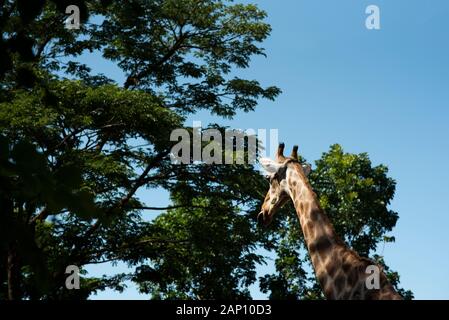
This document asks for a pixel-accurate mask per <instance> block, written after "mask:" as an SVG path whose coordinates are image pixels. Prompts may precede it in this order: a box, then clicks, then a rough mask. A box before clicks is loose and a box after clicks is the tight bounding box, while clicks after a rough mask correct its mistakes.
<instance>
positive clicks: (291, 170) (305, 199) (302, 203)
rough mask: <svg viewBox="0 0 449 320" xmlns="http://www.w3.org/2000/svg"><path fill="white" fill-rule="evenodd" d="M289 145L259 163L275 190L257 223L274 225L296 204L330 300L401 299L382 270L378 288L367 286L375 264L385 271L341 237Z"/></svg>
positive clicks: (325, 293) (324, 291) (302, 227)
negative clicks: (288, 205) (288, 204)
mask: <svg viewBox="0 0 449 320" xmlns="http://www.w3.org/2000/svg"><path fill="white" fill-rule="evenodd" d="M284 147H285V145H284V144H283V143H282V144H280V145H279V147H278V151H277V154H276V160H271V159H268V158H263V159H260V163H261V165H262V167H263V168H264V169H265V170H266V171H267V173H268V177H269V178H270V189H269V191H268V192H267V195H266V196H265V200H264V203H263V205H262V210H261V212H260V213H259V215H258V220H259V221H261V222H263V223H264V224H266V225H267V224H269V223H270V222H271V221H272V219H273V216H274V214H275V213H276V211H277V210H278V209H279V208H280V207H282V206H283V205H284V204H285V203H286V202H288V200H292V201H293V205H294V207H295V209H296V213H297V215H298V218H299V222H300V225H301V229H302V231H303V234H304V240H305V242H306V246H307V249H308V251H309V254H310V258H311V261H312V265H313V268H314V271H315V274H316V277H317V278H318V281H319V283H320V285H321V288H322V290H323V293H324V295H325V297H326V298H327V299H346V300H352V299H373V300H380V299H388V300H400V299H402V298H401V296H400V295H399V294H398V293H397V292H396V291H395V290H394V288H393V286H392V285H391V284H390V282H389V281H388V279H387V277H386V275H385V274H384V273H383V272H382V271H380V272H379V273H378V275H377V276H378V277H379V278H378V279H376V283H379V285H378V286H367V283H370V280H371V278H372V275H371V273H370V272H368V271H367V270H371V269H372V266H376V267H377V268H379V270H381V268H380V266H378V265H377V264H376V263H375V262H374V261H371V260H370V259H368V258H364V257H360V256H359V255H358V254H357V253H356V252H355V251H354V250H352V249H350V248H349V247H348V246H347V245H346V244H345V243H344V242H343V241H342V240H341V239H340V237H339V236H338V235H337V234H336V232H335V230H334V227H333V225H332V223H331V222H330V220H329V218H328V216H327V215H326V213H325V212H324V210H323V209H322V208H321V206H320V204H319V201H318V198H317V196H316V194H315V192H314V191H313V190H312V187H311V185H310V183H309V181H308V178H307V176H308V174H309V173H310V171H311V167H310V166H309V165H301V164H300V163H299V161H298V147H297V146H294V147H293V151H292V153H291V155H290V156H289V157H285V156H284ZM367 280H368V281H367Z"/></svg>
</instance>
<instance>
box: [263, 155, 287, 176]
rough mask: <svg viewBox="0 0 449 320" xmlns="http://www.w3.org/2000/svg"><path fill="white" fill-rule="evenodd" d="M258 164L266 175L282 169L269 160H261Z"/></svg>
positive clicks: (279, 165)
mask: <svg viewBox="0 0 449 320" xmlns="http://www.w3.org/2000/svg"><path fill="white" fill-rule="evenodd" d="M259 162H260V164H261V165H262V167H263V168H264V169H265V171H266V172H267V173H268V174H273V173H276V172H278V170H279V169H280V168H281V167H282V164H280V163H277V162H276V161H274V160H271V159H269V158H261V159H260V160H259Z"/></svg>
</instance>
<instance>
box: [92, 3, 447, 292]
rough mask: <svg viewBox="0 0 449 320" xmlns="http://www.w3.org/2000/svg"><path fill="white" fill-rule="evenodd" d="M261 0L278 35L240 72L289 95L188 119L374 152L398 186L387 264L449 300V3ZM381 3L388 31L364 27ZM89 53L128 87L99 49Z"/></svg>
mask: <svg viewBox="0 0 449 320" xmlns="http://www.w3.org/2000/svg"><path fill="white" fill-rule="evenodd" d="M245 2H247V1H245ZM248 2H249V1H248ZM252 2H253V3H257V4H258V5H259V6H260V7H261V8H262V9H265V10H266V11H267V13H268V22H269V23H270V24H271V25H272V27H273V32H272V34H271V36H270V38H269V39H268V40H267V41H266V42H265V43H264V45H263V46H264V47H265V48H266V53H267V55H268V57H267V58H262V57H260V58H256V59H254V60H253V63H252V64H251V67H250V69H248V70H245V71H244V72H242V73H243V74H244V75H245V76H246V77H248V78H254V79H257V80H259V81H260V82H261V83H263V84H266V85H272V84H274V85H276V86H278V87H280V88H281V89H282V90H283V94H282V95H281V96H280V97H279V98H278V99H277V100H276V101H275V102H266V101H261V103H260V105H259V107H258V108H257V110H256V112H252V113H249V114H238V116H236V117H235V119H233V120H232V121H222V120H219V119H216V118H213V117H211V116H209V115H207V114H205V113H199V114H196V115H194V116H192V117H191V118H190V119H189V123H190V124H191V121H192V120H199V121H202V122H203V123H208V122H211V121H218V122H220V123H221V124H226V125H229V126H231V127H233V128H254V129H258V128H266V129H270V128H274V129H278V130H279V138H280V140H282V141H284V142H285V143H286V144H287V147H291V146H292V145H293V144H298V145H299V147H300V152H301V154H302V155H303V156H305V157H306V159H308V161H309V162H312V161H314V160H316V159H318V158H319V157H320V155H321V153H322V152H324V151H327V150H328V148H329V146H330V145H331V144H334V143H339V144H341V145H342V146H343V148H344V149H345V151H346V152H352V153H359V152H367V153H368V154H369V155H370V158H371V160H372V161H373V164H374V165H377V164H380V163H382V164H385V165H387V166H388V167H389V169H390V173H389V174H390V176H391V177H393V178H394V179H395V180H396V181H397V190H396V196H395V199H394V201H393V203H392V205H391V208H392V209H393V210H395V211H397V212H398V213H399V217H400V219H399V221H398V224H397V226H396V228H395V229H394V230H393V232H392V233H391V234H392V235H394V236H395V237H396V243H393V244H387V245H386V246H385V248H384V250H383V255H384V256H385V259H386V262H387V263H388V265H390V266H391V267H392V268H393V269H394V270H397V271H398V272H399V274H400V275H401V284H402V286H403V287H404V288H406V289H411V290H412V291H413V292H414V294H415V297H416V298H417V299H449V293H448V292H449V250H448V247H449V238H448V234H449V232H448V231H447V225H448V224H449V207H448V204H447V199H449V188H448V186H447V183H448V181H449V169H448V165H449V139H448V138H449V125H448V124H449V42H448V41H447V39H449V19H448V15H449V2H447V0H432V1H424V0H419V1H418V0H412V1H410V0H408V1H404V0H402V1H399V0H396V1H381V0H370V1H361V0H342V1H335V0H326V1H325V0H301V1H298V0H283V1H272V0H260V1H252ZM371 4H374V5H377V6H378V7H379V8H380V19H381V30H368V29H366V28H365V19H366V16H367V15H366V14H365V8H366V7H367V6H368V5H371ZM84 58H85V59H86V61H88V62H90V64H91V65H93V66H95V68H94V70H95V71H99V72H103V73H105V74H106V75H109V76H111V77H113V78H114V79H116V80H117V81H118V82H119V83H123V76H122V75H121V74H120V73H119V72H118V70H117V69H116V68H114V66H113V65H111V64H110V63H107V62H104V61H101V59H100V58H99V57H98V55H97V56H96V55H94V56H89V57H87V56H85V57H84ZM239 73H240V72H239ZM147 193H148V192H147ZM140 195H141V197H142V198H143V199H145V200H147V201H148V202H149V203H151V205H154V206H157V205H164V204H166V203H165V202H166V196H164V194H163V193H158V194H156V195H157V196H155V195H154V194H146V193H145V192H142V193H141V194H140ZM152 215H153V216H154V213H153V214H152ZM149 218H151V216H150V217H149ZM381 250H382V248H380V251H379V253H382V252H381ZM123 268H124V267H123V266H119V267H117V268H112V267H111V266H96V267H92V268H89V271H91V272H92V273H93V274H99V273H100V274H102V273H108V272H113V271H122V270H123ZM267 269H268V270H269V269H270V266H268V267H265V268H264V269H263V270H267ZM253 291H254V293H255V297H259V298H261V297H263V295H260V294H257V293H256V290H253ZM92 298H102V299H111V298H119V299H142V298H147V297H145V296H142V295H138V294H137V292H136V290H135V288H133V287H132V286H131V287H130V289H128V290H127V291H125V293H124V294H121V295H119V294H116V293H113V292H109V291H108V292H104V293H101V294H99V295H98V296H96V297H92Z"/></svg>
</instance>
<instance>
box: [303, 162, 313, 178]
mask: <svg viewBox="0 0 449 320" xmlns="http://www.w3.org/2000/svg"><path fill="white" fill-rule="evenodd" d="M302 170H303V171H304V174H305V175H306V177H308V176H309V174H310V172H311V171H312V166H311V165H310V164H303V165H302Z"/></svg>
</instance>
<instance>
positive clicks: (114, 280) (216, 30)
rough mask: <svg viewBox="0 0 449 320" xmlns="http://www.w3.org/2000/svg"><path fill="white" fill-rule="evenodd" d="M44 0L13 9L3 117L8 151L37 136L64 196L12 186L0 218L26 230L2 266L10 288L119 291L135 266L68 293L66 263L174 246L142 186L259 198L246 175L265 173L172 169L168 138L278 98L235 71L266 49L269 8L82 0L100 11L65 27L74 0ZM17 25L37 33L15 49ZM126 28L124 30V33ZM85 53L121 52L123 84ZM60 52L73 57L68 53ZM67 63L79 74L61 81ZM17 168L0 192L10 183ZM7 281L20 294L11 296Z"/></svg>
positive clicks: (7, 25) (9, 237) (40, 293)
mask: <svg viewBox="0 0 449 320" xmlns="http://www.w3.org/2000/svg"><path fill="white" fill-rule="evenodd" d="M39 3H40V4H39V5H36V7H34V8H33V10H34V11H33V10H32V11H33V13H31V14H30V13H29V12H28V11H27V9H25V10H24V7H23V4H24V3H23V1H8V2H7V3H5V4H4V6H3V10H2V18H3V19H2V22H3V25H2V31H3V33H2V34H3V37H4V39H6V40H5V41H4V43H6V44H8V45H10V46H6V45H5V46H3V48H2V49H3V51H2V54H3V55H4V56H7V57H8V58H9V60H8V61H10V63H9V65H8V67H7V68H4V69H3V70H2V79H3V80H2V91H1V99H0V127H1V130H2V134H3V135H4V137H5V139H7V140H8V148H10V149H13V150H14V149H15V145H21V143H22V141H28V142H29V143H30V144H31V146H32V147H33V148H35V151H33V154H36V157H39V158H40V159H45V160H46V163H45V166H44V165H42V166H40V167H32V168H31V169H32V170H34V171H32V174H31V176H33V179H35V180H36V177H37V176H36V175H38V174H41V173H42V172H45V173H46V174H48V179H47V180H49V181H50V182H51V184H52V185H54V186H55V189H56V190H57V194H56V195H55V194H53V195H52V194H51V192H50V190H53V189H51V188H47V187H46V186H45V187H39V188H38V189H36V190H34V191H36V192H34V193H33V194H31V196H30V198H25V199H23V197H22V193H25V192H26V187H27V186H26V185H27V183H21V184H19V185H18V186H17V188H18V189H17V194H12V193H10V194H8V196H7V198H6V199H7V200H8V201H9V204H10V206H9V207H8V208H6V207H5V206H3V207H2V216H1V217H2V221H1V225H2V226H5V229H10V227H11V226H12V222H11V217H15V218H14V221H15V223H17V224H18V225H19V226H20V228H16V229H14V232H12V233H10V234H6V235H5V237H6V239H2V241H3V243H4V244H5V249H4V250H2V251H1V254H2V257H6V256H14V261H13V262H12V260H11V261H9V260H8V259H2V261H7V260H8V262H7V263H6V264H5V265H3V264H2V265H1V267H2V272H1V273H2V274H6V273H7V272H6V270H9V269H11V268H13V269H14V274H15V275H17V276H16V277H8V279H3V278H0V279H1V280H2V288H3V289H4V291H2V294H1V295H2V297H4V298H5V297H9V298H10V299H19V298H31V299H42V298H43V299H61V298H86V297H88V295H89V294H91V293H92V292H95V291H96V290H101V289H104V288H105V287H108V286H109V287H113V288H116V289H119V290H120V289H122V288H123V287H122V283H123V280H126V279H129V278H130V277H131V276H130V275H126V274H125V275H117V276H107V277H105V278H102V279H91V278H83V283H82V285H81V287H82V288H83V289H82V290H80V291H67V290H65V288H64V281H63V280H64V271H65V268H66V266H67V265H78V266H80V267H82V266H84V265H86V264H91V263H102V262H104V261H118V260H122V261H126V262H128V263H129V264H134V265H138V264H141V263H142V262H143V261H145V260H147V259H151V258H155V257H157V256H159V255H160V254H161V252H165V251H164V250H167V249H166V246H162V245H161V244H165V243H170V241H171V240H170V239H168V240H167V239H166V237H164V238H155V237H153V234H152V233H153V232H154V235H155V236H157V235H158V233H157V226H153V225H152V224H150V223H148V222H145V221H143V219H142V218H141V215H142V211H144V210H152V209H153V208H151V207H150V205H151V204H144V203H141V202H140V201H139V199H137V197H136V192H137V191H138V190H139V189H141V188H148V189H153V188H157V187H162V188H165V189H166V190H168V191H169V192H170V193H171V194H172V196H173V197H176V206H177V207H178V208H179V209H181V208H184V207H188V208H190V207H191V206H192V204H193V202H194V199H195V198H205V199H207V200H205V201H208V202H209V201H210V202H211V203H215V202H214V201H211V199H212V198H213V197H215V198H218V196H220V199H222V200H223V201H225V203H226V204H228V206H230V207H229V208H228V210H227V212H230V211H231V210H230V208H234V210H238V209H237V208H239V207H240V208H241V207H242V203H243V201H245V200H248V201H247V203H246V204H250V203H251V201H253V202H254V201H256V200H255V199H256V197H255V195H254V191H253V189H252V188H250V187H249V186H248V185H246V186H245V187H244V188H242V185H243V182H242V181H239V179H245V178H247V179H246V181H251V179H252V180H254V179H255V178H254V176H253V171H252V170H251V169H250V168H249V167H239V166H234V167H233V168H232V169H230V168H227V167H226V168H225V167H223V166H212V167H208V166H204V167H195V166H177V165H173V164H172V163H171V162H170V158H169V151H170V147H171V145H172V142H170V141H169V137H170V132H171V131H172V130H173V129H175V128H180V127H182V126H183V121H184V118H185V116H186V115H187V114H188V113H191V112H194V111H196V110H197V109H199V108H206V109H208V110H210V111H211V112H214V113H216V114H219V115H221V116H227V117H231V116H232V115H234V114H235V112H236V111H237V110H239V109H240V110H244V111H250V110H252V109H253V108H254V107H255V106H256V103H257V100H258V99H259V98H268V99H273V98H274V97H275V96H276V95H278V93H279V89H277V88H275V87H269V88H263V87H261V86H260V85H259V83H258V82H257V81H255V80H245V79H240V78H232V77H231V74H230V72H231V71H232V70H233V68H246V67H248V65H249V61H250V58H251V56H253V55H260V54H263V49H261V48H260V47H259V46H258V45H257V44H258V43H259V42H261V41H262V40H263V39H265V38H266V37H267V35H268V34H269V31H270V28H269V26H268V25H267V24H266V23H264V22H263V21H262V20H263V19H264V18H265V13H264V12H263V11H260V10H259V9H257V8H256V7H255V6H253V5H233V4H228V3H226V2H222V1H116V2H114V3H113V4H112V3H110V4H109V5H107V4H104V3H100V2H97V1H84V2H80V1H79V2H76V3H75V4H78V5H80V6H81V7H82V8H84V9H83V10H81V11H82V15H83V12H84V13H85V14H87V11H86V9H87V8H89V13H90V14H91V15H95V14H100V15H102V16H103V18H104V21H103V22H102V23H101V24H100V25H95V24H88V23H85V24H83V26H82V28H81V29H80V30H79V31H68V30H66V29H65V28H64V24H63V23H62V22H63V21H64V18H65V14H64V11H63V10H62V9H65V6H64V5H65V4H66V2H64V1H41V2H39ZM71 4H73V3H72V2H71ZM24 16H26V18H25V17H24ZM84 21H86V15H85V16H84ZM17 30H20V32H19V33H20V37H21V39H22V40H23V39H33V40H32V41H31V40H30V41H27V42H26V43H27V45H26V46H24V47H23V48H21V49H20V50H19V49H17V48H15V47H14V46H13V44H14V43H17V42H18V40H17V41H16V40H15V38H16V37H17V34H19V33H17V32H16V31H17ZM117 31H120V32H118V33H119V34H122V35H123V36H120V37H116V34H117ZM22 40H21V43H25V42H23V41H22ZM86 50H102V52H103V53H104V57H105V58H106V59H111V60H113V61H120V63H118V65H119V66H120V67H122V69H123V70H124V72H126V73H127V74H128V81H127V82H126V83H125V84H124V87H121V86H118V85H116V84H114V83H113V81H112V80H111V79H107V78H106V77H104V76H102V75H92V74H90V70H89V68H88V67H87V66H85V65H83V64H81V63H79V62H78V61H76V56H78V55H79V54H81V53H82V52H84V51H86ZM25 51H27V52H28V56H27V55H25V54H24V52H25ZM61 56H65V57H73V59H71V61H68V62H63V61H61V59H60V57H61ZM25 58H26V59H25ZM24 70H26V71H24ZM61 72H65V73H66V74H67V75H68V76H70V77H71V78H72V79H73V78H75V79H77V80H67V79H61V77H60V76H58V75H57V74H60V73H61ZM24 75H25V76H24ZM181 79H182V80H181ZM31 150H32V148H31V147H30V148H29V150H28V151H30V152H31ZM28 160H32V158H29V159H28ZM9 162H11V161H9ZM25 162H26V161H25ZM7 164H8V163H4V165H5V166H7ZM69 173H70V174H69ZM235 177H239V178H238V179H236V178H235ZM7 178H8V179H9V178H11V177H10V176H7V177H6V178H5V179H4V180H3V179H2V190H3V189H4V190H10V189H9V183H10V182H11V181H9V180H11V179H9V180H8V179H7ZM208 179H209V180H208ZM13 180H14V179H13ZM256 180H257V178H256ZM39 182H40V181H39ZM61 186H63V187H62V189H61ZM64 188H65V189H64ZM63 190H67V194H68V195H74V196H75V195H79V197H80V198H77V199H72V198H70V197H68V196H66V195H65V193H64V192H62V191H63ZM19 200H20V201H19ZM217 203H219V202H217ZM222 206H224V204H223V205H222ZM209 210H210V209H209ZM239 212H240V211H239ZM209 221H210V219H209ZM10 230H13V229H10ZM244 231H245V232H247V231H246V230H244ZM16 233H20V235H21V236H19V237H18V236H17V234H16ZM22 236H23V237H22ZM22 238H26V240H24V239H22ZM167 241H168V242H167ZM16 242H18V244H17V245H16ZM25 242H27V243H28V244H30V245H34V246H35V247H37V248H38V249H39V250H35V252H36V254H37V255H38V256H39V257H38V258H39V261H42V263H43V266H42V268H40V269H38V268H37V267H36V266H35V265H34V264H33V263H31V262H30V261H28V260H27V259H28V257H30V256H29V254H28V252H27V251H25V250H22V249H21V247H22V244H23V243H25ZM241 245H242V246H243V247H247V246H248V245H247V244H245V243H242V244H241ZM10 251H11V252H12V251H13V253H14V254H13V255H11V254H10V253H9V252H10ZM239 252H240V251H239ZM38 258H33V259H31V260H33V261H32V262H34V260H36V261H37V259H38ZM248 259H257V257H253V256H250V258H248ZM249 264H251V262H249ZM42 270H46V272H45V275H42ZM11 288H14V294H12V295H10V294H8V292H7V291H8V290H10V289H11ZM229 290H230V291H229V292H233V291H232V290H233V289H232V288H230V289H229Z"/></svg>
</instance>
